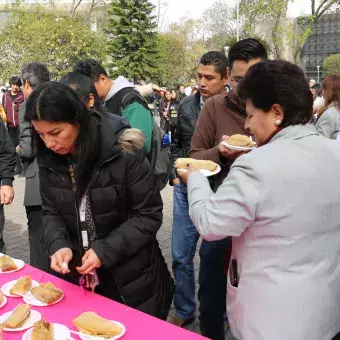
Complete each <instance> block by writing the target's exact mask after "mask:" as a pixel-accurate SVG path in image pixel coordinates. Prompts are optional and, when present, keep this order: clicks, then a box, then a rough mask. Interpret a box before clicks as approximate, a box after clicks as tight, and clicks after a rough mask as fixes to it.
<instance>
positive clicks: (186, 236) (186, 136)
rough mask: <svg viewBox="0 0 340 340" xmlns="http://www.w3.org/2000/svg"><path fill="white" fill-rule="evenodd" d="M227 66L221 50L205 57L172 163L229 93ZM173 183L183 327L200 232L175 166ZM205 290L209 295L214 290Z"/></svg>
mask: <svg viewBox="0 0 340 340" xmlns="http://www.w3.org/2000/svg"><path fill="white" fill-rule="evenodd" d="M227 67H228V60H227V57H226V56H225V55H224V54H223V53H221V52H208V53H206V54H204V55H203V56H202V58H201V60H200V63H199V66H198V72H197V74H198V81H199V88H200V91H199V92H197V93H196V94H194V95H191V96H188V97H186V98H184V99H183V100H182V101H181V102H180V105H179V113H178V120H177V128H176V130H175V133H174V136H173V138H172V140H171V160H172V162H175V160H176V159H177V158H181V157H186V156H187V153H188V151H189V149H190V141H191V137H192V135H193V133H194V129H195V125H196V121H197V119H198V117H199V114H200V111H201V107H202V106H203V104H204V102H205V100H206V99H207V98H209V97H211V96H213V95H216V94H218V93H225V86H226V84H227V83H228V76H227ZM171 184H172V185H174V212H173V229H172V257H173V265H172V266H173V272H174V276H175V280H176V292H175V297H174V303H175V308H176V315H175V317H174V318H173V319H172V320H171V322H172V323H173V324H175V325H177V326H181V327H182V326H184V325H186V324H187V323H189V322H191V321H192V320H193V319H194V317H195V307H196V306H195V276H194V267H193V258H194V256H195V252H196V245H197V241H198V238H199V235H198V233H197V231H196V228H195V226H194V225H193V224H192V222H191V219H190V217H189V211H188V199H187V192H186V187H185V186H184V185H182V184H181V183H180V181H179V179H178V178H177V173H176V171H175V169H174V168H173V169H172V172H171ZM212 289H213V288H212ZM201 293H202V294H206V295H207V296H209V294H211V293H212V292H211V291H205V292H200V294H201ZM222 303H223V302H222ZM213 307H215V306H213ZM211 312H212V313H213V312H214V311H213V310H212V311H211Z"/></svg>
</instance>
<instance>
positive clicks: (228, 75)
mask: <svg viewBox="0 0 340 340" xmlns="http://www.w3.org/2000/svg"><path fill="white" fill-rule="evenodd" d="M222 80H223V84H224V86H226V85H228V84H229V82H230V71H229V67H227V70H226V75H225V76H224V77H223V79H222Z"/></svg>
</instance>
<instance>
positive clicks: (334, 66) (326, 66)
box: [323, 54, 340, 76]
mask: <svg viewBox="0 0 340 340" xmlns="http://www.w3.org/2000/svg"><path fill="white" fill-rule="evenodd" d="M323 71H324V72H323V74H324V75H326V76H331V75H337V76H338V75H340V54H333V55H331V56H329V57H328V58H326V59H325V60H324V62H323Z"/></svg>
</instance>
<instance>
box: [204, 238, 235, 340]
mask: <svg viewBox="0 0 340 340" xmlns="http://www.w3.org/2000/svg"><path fill="white" fill-rule="evenodd" d="M230 254H231V238H230V237H228V238H226V239H223V240H219V241H214V242H208V241H205V240H203V242H202V245H201V249H200V260H201V262H200V273H199V285H200V288H199V291H198V300H199V302H200V328H201V333H202V335H203V336H205V337H207V338H209V339H212V340H224V324H225V319H224V316H225V312H226V293H227V264H229V260H230Z"/></svg>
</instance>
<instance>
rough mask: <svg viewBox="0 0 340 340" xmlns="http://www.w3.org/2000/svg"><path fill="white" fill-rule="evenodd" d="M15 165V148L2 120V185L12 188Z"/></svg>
mask: <svg viewBox="0 0 340 340" xmlns="http://www.w3.org/2000/svg"><path fill="white" fill-rule="evenodd" d="M15 164H16V158H15V148H14V146H13V143H12V140H11V138H10V136H9V134H8V131H7V129H6V126H5V124H4V123H3V122H2V120H1V118H0V185H1V184H2V185H10V186H12V182H13V179H14V168H15Z"/></svg>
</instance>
